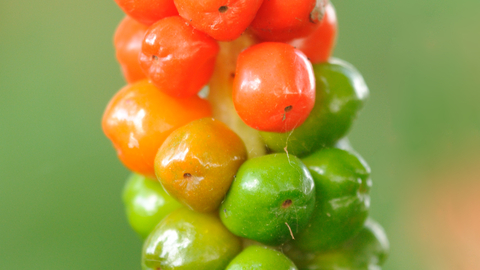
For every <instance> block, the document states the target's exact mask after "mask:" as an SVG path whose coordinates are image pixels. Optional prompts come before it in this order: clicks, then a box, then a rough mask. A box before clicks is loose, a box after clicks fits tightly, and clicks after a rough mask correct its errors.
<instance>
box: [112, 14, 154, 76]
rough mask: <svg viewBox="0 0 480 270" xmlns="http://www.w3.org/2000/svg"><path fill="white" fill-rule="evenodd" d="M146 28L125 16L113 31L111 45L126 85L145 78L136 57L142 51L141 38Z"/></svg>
mask: <svg viewBox="0 0 480 270" xmlns="http://www.w3.org/2000/svg"><path fill="white" fill-rule="evenodd" d="M147 29H148V26H146V25H144V24H141V23H139V22H137V21H135V20H134V19H132V18H130V17H128V16H125V18H123V20H122V21H121V22H120V24H119V25H118V27H117V30H116V31H115V36H114V38H113V44H114V46H115V55H116V57H117V60H118V63H120V67H121V69H122V73H123V76H124V77H125V80H126V81H127V82H128V83H134V82H137V81H140V80H143V79H146V78H147V75H145V73H143V70H142V68H141V67H140V62H139V61H138V57H139V55H140V51H141V49H142V42H143V37H144V36H145V32H146V31H147Z"/></svg>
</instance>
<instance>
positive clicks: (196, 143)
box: [155, 118, 247, 212]
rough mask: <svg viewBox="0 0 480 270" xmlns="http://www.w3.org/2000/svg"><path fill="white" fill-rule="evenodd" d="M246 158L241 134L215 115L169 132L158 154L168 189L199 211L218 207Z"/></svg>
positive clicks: (160, 174) (161, 175) (157, 165)
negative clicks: (236, 132)
mask: <svg viewBox="0 0 480 270" xmlns="http://www.w3.org/2000/svg"><path fill="white" fill-rule="evenodd" d="M246 159H247V150H246V148H245V145H244V143H243V141H242V139H240V137H239V136H238V135H237V134H235V132H233V131H232V130H231V129H229V128H228V127H227V126H226V125H225V124H223V123H222V122H220V121H218V120H214V119H212V118H204V119H200V120H196V121H193V122H191V123H190V124H188V125H185V126H183V127H181V128H179V129H177V130H175V131H174V132H172V134H170V136H169V137H168V138H167V139H166V140H165V142H164V143H163V145H162V146H161V147H160V149H159V150H158V153H157V156H156V157H155V173H156V174H157V178H158V180H159V181H160V182H161V183H162V185H163V187H164V188H165V190H166V191H167V192H168V193H169V194H170V195H171V196H172V197H174V198H176V199H177V200H178V201H179V202H181V203H183V204H185V205H187V206H189V207H190V208H192V209H193V210H196V211H200V212H211V211H214V210H216V209H217V208H218V207H219V206H220V203H221V202H222V200H223V199H224V197H225V194H226V193H227V191H228V189H229V188H230V185H231V183H232V181H233V179H234V176H235V174H236V173H237V170H238V168H239V167H240V165H242V163H243V162H244V161H245V160H246Z"/></svg>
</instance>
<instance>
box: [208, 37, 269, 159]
mask: <svg viewBox="0 0 480 270" xmlns="http://www.w3.org/2000/svg"><path fill="white" fill-rule="evenodd" d="M253 44H255V40H254V38H253V37H251V36H250V35H248V34H246V33H244V34H243V35H242V36H241V37H240V38H238V39H236V40H234V41H232V42H220V52H219V54H218V56H217V62H216V64H215V71H214V72H213V76H212V79H211V80H210V84H209V86H210V92H209V95H208V100H209V101H210V103H211V105H212V114H213V117H214V118H215V119H218V120H220V121H222V122H223V123H225V124H226V125H227V126H228V127H230V128H231V129H232V130H233V131H235V132H236V133H237V134H238V135H239V136H240V138H242V140H243V142H244V143H245V146H246V147H247V151H248V158H253V157H258V156H263V155H265V153H266V149H265V144H264V143H263V141H262V139H261V137H260V134H259V133H258V131H257V130H255V129H253V128H251V127H249V126H247V125H246V124H245V123H244V122H243V121H242V119H240V117H239V116H238V114H237V112H236V111H235V107H234V105H233V101H232V85H233V79H234V78H235V69H236V65H237V58H238V55H239V54H240V52H242V51H243V50H244V49H246V48H248V47H250V46H251V45H253Z"/></svg>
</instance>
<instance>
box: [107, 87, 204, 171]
mask: <svg viewBox="0 0 480 270" xmlns="http://www.w3.org/2000/svg"><path fill="white" fill-rule="evenodd" d="M209 116H211V108H210V104H209V103H208V101H206V100H203V99H201V98H199V97H192V98H189V99H176V98H172V97H170V96H168V95H166V94H164V93H162V92H161V91H159V90H158V89H157V88H156V87H155V86H154V85H153V84H151V83H149V82H148V81H146V80H144V81H140V82H138V83H135V84H132V85H128V86H126V87H124V88H123V89H121V90H120V91H119V92H118V93H117V94H116V95H115V96H114V97H113V98H112V100H111V101H110V103H109V104H108V106H107V109H106V110H105V113H104V115H103V120H102V127H103V132H104V133H105V135H106V136H107V137H108V138H109V139H110V140H111V141H112V143H113V146H114V147H115V149H116V150H117V154H118V157H119V158H120V160H121V161H122V162H123V164H125V166H127V167H128V168H129V169H130V170H132V171H134V172H137V173H140V174H143V175H146V176H149V177H155V170H154V166H153V162H154V159H155V154H156V153H157V151H158V148H160V146H161V145H162V143H163V141H164V140H165V138H167V136H168V135H170V133H171V132H172V131H174V130H175V129H177V128H179V127H181V126H183V125H185V124H188V123H190V122H191V121H193V120H196V119H200V118H204V117H209Z"/></svg>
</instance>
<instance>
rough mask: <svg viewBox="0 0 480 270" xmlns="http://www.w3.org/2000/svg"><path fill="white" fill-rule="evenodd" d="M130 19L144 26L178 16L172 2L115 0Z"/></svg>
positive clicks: (164, 0)
mask: <svg viewBox="0 0 480 270" xmlns="http://www.w3.org/2000/svg"><path fill="white" fill-rule="evenodd" d="M115 2H117V4H118V5H119V6H120V8H121V9H122V10H123V11H124V12H125V13H126V14H127V15H128V16H130V17H132V18H134V19H135V20H137V21H138V22H141V23H143V24H145V25H151V24H153V23H154V22H156V21H158V20H160V19H163V18H165V17H169V16H175V15H178V12H177V9H176V8H175V4H173V0H115Z"/></svg>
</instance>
